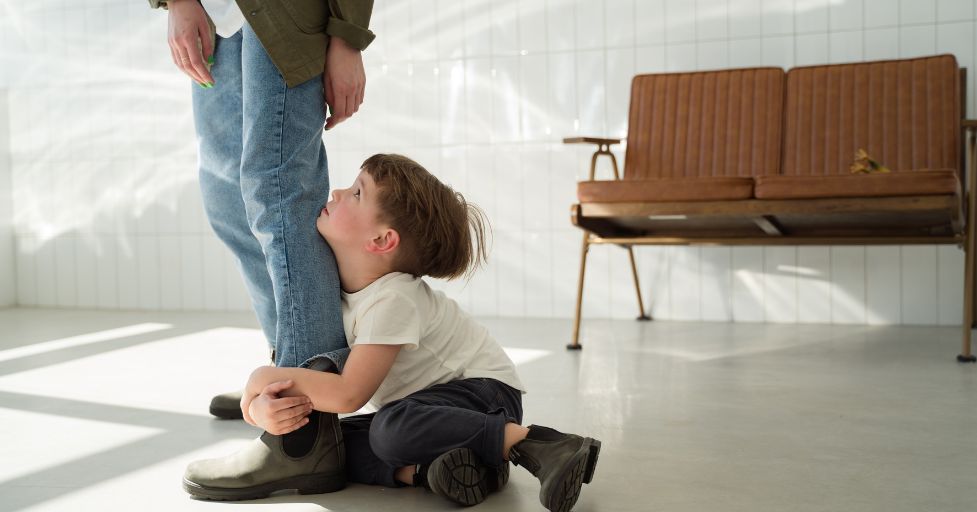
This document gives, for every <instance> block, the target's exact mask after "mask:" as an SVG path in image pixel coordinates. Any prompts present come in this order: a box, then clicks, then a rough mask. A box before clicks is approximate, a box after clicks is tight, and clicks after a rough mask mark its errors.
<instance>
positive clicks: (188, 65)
mask: <svg viewBox="0 0 977 512" xmlns="http://www.w3.org/2000/svg"><path fill="white" fill-rule="evenodd" d="M176 58H177V67H179V68H180V69H181V70H183V72H184V73H186V74H187V76H189V77H190V78H192V79H193V81H195V82H197V83H203V82H205V81H206V80H204V78H203V77H202V76H200V75H199V74H197V70H196V68H194V67H193V60H192V59H191V58H190V52H188V51H187V49H186V48H185V47H183V46H177V48H176Z"/></svg>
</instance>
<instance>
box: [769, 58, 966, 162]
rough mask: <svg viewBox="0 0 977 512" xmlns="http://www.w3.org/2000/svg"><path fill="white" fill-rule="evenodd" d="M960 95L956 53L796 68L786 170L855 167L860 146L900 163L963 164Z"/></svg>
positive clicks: (790, 76) (790, 77) (791, 77)
mask: <svg viewBox="0 0 977 512" xmlns="http://www.w3.org/2000/svg"><path fill="white" fill-rule="evenodd" d="M960 101H961V99H960V68H959V67H958V66H957V60H956V59H955V58H954V57H953V56H952V55H939V56H936V57H926V58H917V59H904V60H892V61H880V62H863V63H856V64H835V65H828V66H810V67H801V68H794V69H791V70H790V71H789V72H788V73H787V98H786V106H785V113H784V116H785V120H786V122H785V127H784V161H783V164H782V166H781V167H782V170H783V173H784V174H786V175H802V176H803V175H815V176H823V175H837V174H850V170H849V166H850V165H851V163H852V162H853V161H854V160H855V152H856V151H858V149H859V148H862V149H865V150H866V151H867V152H868V154H869V156H870V157H871V158H872V159H873V160H876V161H877V162H879V163H881V164H883V165H885V166H887V167H889V168H890V169H892V170H894V171H898V170H913V169H958V167H959V163H960V143H961V141H960V137H961V135H960V134H961V130H960V119H961V110H960V109H961V104H960Z"/></svg>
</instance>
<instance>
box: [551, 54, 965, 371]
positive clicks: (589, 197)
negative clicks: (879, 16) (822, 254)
mask: <svg viewBox="0 0 977 512" xmlns="http://www.w3.org/2000/svg"><path fill="white" fill-rule="evenodd" d="M965 71H966V70H961V69H960V68H959V66H958V65H957V62H956V59H955V58H954V57H953V56H952V55H939V56H935V57H926V58H917V59H905V60H896V61H882V62H864V63H855V64H837V65H825V66H810V67H800V68H794V69H791V70H790V71H789V72H788V73H786V74H785V73H784V71H783V70H782V69H780V68H751V69H732V70H723V71H708V72H695V73H673V74H653V75H639V76H636V77H635V78H634V81H633V83H632V88H631V105H630V113H629V132H628V138H627V142H628V145H627V148H626V151H625V159H624V172H623V175H619V174H618V167H617V161H616V159H615V158H614V155H613V153H611V152H610V146H611V145H613V144H617V143H619V142H620V141H619V140H617V139H604V138H597V137H576V138H568V139H564V142H566V143H589V144H596V145H597V146H598V148H597V150H596V151H595V153H594V155H593V157H592V160H591V170H590V179H589V180H588V181H583V182H580V183H579V184H578V188H577V196H578V201H579V202H578V203H577V204H574V205H573V207H572V209H571V218H572V221H573V223H574V224H575V225H576V226H578V227H580V228H582V229H583V230H584V237H583V247H582V250H581V262H580V276H579V283H578V290H577V305H576V316H575V319H574V328H573V340H572V342H571V343H570V344H569V345H568V348H574V349H576V348H580V343H579V335H580V314H581V305H582V301H583V289H584V276H585V270H586V262H587V252H588V250H589V247H590V246H591V245H593V244H615V245H619V246H622V247H625V248H626V249H627V250H628V251H629V256H630V259H631V269H632V273H633V277H634V282H635V289H636V291H637V296H638V307H639V310H640V315H639V319H648V317H647V315H646V314H645V312H644V305H643V303H642V300H641V288H640V285H639V283H638V275H637V270H636V268H635V264H634V255H633V251H632V246H634V245H695V244H711V245H715V244H726V245H846V244H847V245H871V244H955V245H958V246H960V247H962V248H963V249H964V251H965V254H966V257H965V275H964V276H963V278H964V282H965V286H964V294H965V296H964V325H963V343H962V351H961V354H960V355H959V356H958V360H960V361H968V362H973V361H974V359H975V358H974V356H973V354H972V353H971V347H970V330H971V328H972V327H973V324H974V317H975V314H974V300H973V296H974V224H975V220H974V219H975V207H974V198H975V196H974V183H973V182H974V149H975V135H977V122H975V121H969V120H965V119H964V117H965V115H964V112H965V110H964V104H963V103H964V100H963V98H964V95H963V94H964V93H963V91H965V90H966V74H965ZM964 131H966V132H967V133H968V140H967V142H968V153H969V154H970V159H969V164H970V167H969V168H967V172H963V170H964V162H965V158H964V153H963V151H962V147H961V138H962V135H963V133H964ZM860 148H864V149H865V150H867V152H868V153H869V154H870V155H872V157H873V158H875V159H876V160H878V161H880V162H882V163H884V164H886V165H887V166H888V167H889V168H891V169H892V170H893V172H891V173H877V174H852V173H851V172H850V170H849V166H850V164H851V163H852V161H853V160H854V156H855V153H856V151H857V150H858V149H860ZM601 156H607V157H609V158H610V159H611V163H612V167H613V171H614V174H615V176H614V179H613V180H595V179H594V178H595V176H594V174H595V168H596V162H597V159H598V158H599V157H601Z"/></svg>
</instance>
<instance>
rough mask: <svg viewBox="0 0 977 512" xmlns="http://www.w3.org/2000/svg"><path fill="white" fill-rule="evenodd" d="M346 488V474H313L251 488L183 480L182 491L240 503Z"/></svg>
mask: <svg viewBox="0 0 977 512" xmlns="http://www.w3.org/2000/svg"><path fill="white" fill-rule="evenodd" d="M345 487H346V474H345V473H343V474H341V475H337V474H334V473H313V474H311V475H300V476H293V477H290V478H284V479H282V480H276V481H274V482H268V483H266V484H261V485H256V486H253V487H239V488H227V487H208V486H206V485H200V484H198V483H196V482H191V481H190V480H187V479H186V478H184V479H183V490H184V491H186V492H187V493H188V494H190V495H191V496H193V497H194V498H198V499H202V500H210V501H242V500H257V499H261V498H267V497H268V496H270V495H271V494H272V493H273V492H277V491H285V490H295V491H298V493H299V494H325V493H328V492H336V491H339V490H342V489H343V488H345Z"/></svg>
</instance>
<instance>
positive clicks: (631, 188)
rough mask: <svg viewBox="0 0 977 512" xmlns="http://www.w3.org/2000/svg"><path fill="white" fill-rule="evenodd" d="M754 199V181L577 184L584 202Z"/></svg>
mask: <svg viewBox="0 0 977 512" xmlns="http://www.w3.org/2000/svg"><path fill="white" fill-rule="evenodd" d="M752 196H753V178H727V177H684V178H658V179H647V180H629V179H625V180H600V181H581V182H579V183H577V199H578V200H580V202H582V203H589V202H593V203H633V202H648V201H650V202H671V201H722V200H728V199H750V198H751V197H752Z"/></svg>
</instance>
